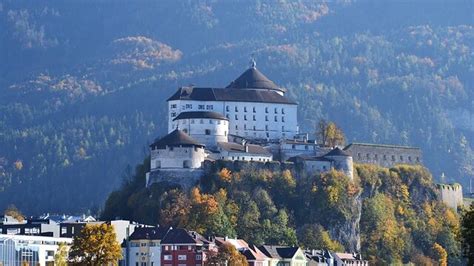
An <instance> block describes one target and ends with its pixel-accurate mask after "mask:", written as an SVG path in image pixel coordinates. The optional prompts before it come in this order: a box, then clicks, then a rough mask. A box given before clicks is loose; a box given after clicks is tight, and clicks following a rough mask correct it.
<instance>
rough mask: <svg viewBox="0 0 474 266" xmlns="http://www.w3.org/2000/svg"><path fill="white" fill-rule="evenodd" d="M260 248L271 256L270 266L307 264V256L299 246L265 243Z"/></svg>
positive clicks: (303, 265) (299, 265) (302, 265)
mask: <svg viewBox="0 0 474 266" xmlns="http://www.w3.org/2000/svg"><path fill="white" fill-rule="evenodd" d="M258 248H259V249H260V251H261V252H262V253H263V254H265V256H267V257H268V258H269V263H268V265H269V266H277V265H288V266H306V263H307V260H306V256H305V254H304V252H303V250H301V249H300V248H299V247H284V246H269V245H263V246H260V247H258Z"/></svg>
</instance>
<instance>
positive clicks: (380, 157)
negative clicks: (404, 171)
mask: <svg viewBox="0 0 474 266" xmlns="http://www.w3.org/2000/svg"><path fill="white" fill-rule="evenodd" d="M344 150H345V151H346V152H348V153H350V154H351V155H352V159H353V161H354V162H355V163H367V164H376V165H379V166H382V167H388V168H390V167H393V166H395V165H397V164H411V165H417V164H419V165H421V164H423V160H422V153H421V150H420V149H418V148H413V147H404V146H391V145H376V144H359V143H353V144H350V145H348V146H347V147H346V148H344Z"/></svg>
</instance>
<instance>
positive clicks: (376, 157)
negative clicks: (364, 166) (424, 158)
mask: <svg viewBox="0 0 474 266" xmlns="http://www.w3.org/2000/svg"><path fill="white" fill-rule="evenodd" d="M357 158H358V159H359V160H362V159H363V158H362V154H361V153H357ZM365 158H366V159H367V160H370V159H374V160H378V159H379V155H378V154H374V156H373V157H371V156H370V153H367V154H366V155H365ZM382 158H383V160H384V161H387V160H388V158H387V155H386V154H384V155H383V156H382ZM399 158H400V161H402V162H403V161H404V157H403V155H400V156H399ZM407 158H408V162H413V158H412V157H411V156H408V157H407ZM391 160H392V161H393V162H395V161H396V160H397V158H396V156H395V155H392V156H391ZM415 161H416V162H420V157H416V158H415Z"/></svg>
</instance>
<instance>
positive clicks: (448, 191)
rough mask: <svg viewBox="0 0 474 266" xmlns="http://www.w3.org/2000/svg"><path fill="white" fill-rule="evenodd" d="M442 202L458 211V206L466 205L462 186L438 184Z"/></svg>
mask: <svg viewBox="0 0 474 266" xmlns="http://www.w3.org/2000/svg"><path fill="white" fill-rule="evenodd" d="M436 188H437V189H438V192H439V195H440V198H441V200H442V201H443V202H444V203H445V204H446V205H448V207H451V208H453V209H454V210H456V209H457V208H458V206H461V205H463V204H464V202H463V195H462V186H461V185H460V184H457V183H456V184H437V185H436Z"/></svg>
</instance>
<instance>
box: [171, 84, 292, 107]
mask: <svg viewBox="0 0 474 266" xmlns="http://www.w3.org/2000/svg"><path fill="white" fill-rule="evenodd" d="M174 100H193V101H227V102H262V103H282V104H296V103H295V102H294V101H291V100H289V99H288V98H286V97H284V96H282V95H280V94H278V93H277V92H276V91H274V90H258V89H246V90H242V89H236V88H227V89H222V88H200V87H181V88H179V89H178V90H177V91H176V92H175V93H174V94H173V95H172V96H171V97H170V98H168V100H167V101H174Z"/></svg>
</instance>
